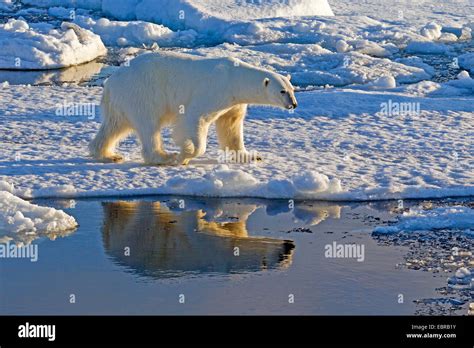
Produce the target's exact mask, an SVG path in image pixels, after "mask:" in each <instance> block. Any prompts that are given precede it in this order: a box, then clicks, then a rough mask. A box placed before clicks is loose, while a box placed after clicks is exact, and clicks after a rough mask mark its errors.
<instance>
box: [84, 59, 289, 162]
mask: <svg viewBox="0 0 474 348" xmlns="http://www.w3.org/2000/svg"><path fill="white" fill-rule="evenodd" d="M249 104H257V105H271V106H276V107H281V108H286V109H293V108H295V107H296V106H297V102H296V99H295V95H294V88H293V86H292V85H291V83H290V80H289V78H288V77H284V76H282V75H279V74H276V73H273V72H270V71H267V70H264V69H260V68H256V67H253V66H251V65H249V64H246V63H244V62H242V61H240V60H237V59H234V58H202V57H197V56H191V55H184V54H176V53H150V54H144V55H141V56H139V57H137V58H135V59H134V60H132V61H131V62H130V65H129V66H124V67H122V68H120V69H119V70H118V71H117V72H116V73H115V74H113V75H112V76H111V77H110V78H109V79H108V80H107V82H106V83H105V87H104V94H103V97H102V103H101V110H102V115H103V123H102V125H101V127H100V130H99V132H98V134H97V135H96V137H95V139H94V140H93V141H92V142H91V144H90V146H89V149H90V152H91V155H92V156H93V157H95V158H96V159H98V160H102V161H113V162H117V161H121V160H122V157H121V156H120V155H118V154H116V153H115V147H116V145H117V143H118V142H119V141H120V140H121V139H123V138H124V137H126V136H127V135H128V134H129V133H131V132H136V134H137V135H138V138H139V139H140V142H141V144H142V155H143V159H144V161H145V163H146V164H150V165H162V164H187V163H188V162H189V160H191V159H192V158H194V157H197V156H201V155H202V154H204V153H205V151H206V145H207V134H208V130H209V126H210V125H211V124H212V123H215V124H216V131H217V137H218V141H219V146H220V148H221V149H227V150H232V151H236V152H237V153H240V154H242V153H245V154H248V152H247V151H246V149H245V145H244V138H243V122H244V118H245V115H246V112H247V105H249ZM166 126H171V127H172V128H173V140H174V141H175V143H176V145H178V146H179V148H180V153H179V154H169V153H167V152H166V151H165V149H164V147H163V143H162V139H161V130H162V128H163V127H166Z"/></svg>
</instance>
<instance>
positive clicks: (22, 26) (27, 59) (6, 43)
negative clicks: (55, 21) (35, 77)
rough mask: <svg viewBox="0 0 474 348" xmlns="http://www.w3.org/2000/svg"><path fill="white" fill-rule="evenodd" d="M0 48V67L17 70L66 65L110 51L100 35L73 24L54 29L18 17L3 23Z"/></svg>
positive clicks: (80, 62) (45, 24)
mask: <svg viewBox="0 0 474 348" xmlns="http://www.w3.org/2000/svg"><path fill="white" fill-rule="evenodd" d="M0 47H2V50H1V51H0V68H1V69H15V70H30V69H52V68H63V67H67V66H72V65H78V64H82V63H85V62H89V61H91V60H94V59H95V58H97V57H98V56H101V55H104V54H105V53H106V52H107V50H106V48H105V46H104V44H103V43H102V41H101V39H100V37H99V36H97V35H95V34H94V33H92V32H90V31H88V30H86V29H83V28H81V27H79V26H77V25H75V24H73V23H67V22H64V23H63V24H62V25H61V28H60V29H54V28H52V26H51V25H49V24H47V23H35V24H32V25H31V26H30V25H28V23H27V22H25V21H23V20H16V19H10V20H9V21H8V22H7V23H5V24H3V25H0Z"/></svg>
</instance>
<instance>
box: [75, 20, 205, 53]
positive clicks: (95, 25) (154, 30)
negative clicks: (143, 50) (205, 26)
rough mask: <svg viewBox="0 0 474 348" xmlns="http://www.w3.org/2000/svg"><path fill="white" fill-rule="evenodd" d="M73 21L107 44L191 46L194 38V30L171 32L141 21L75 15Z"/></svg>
mask: <svg viewBox="0 0 474 348" xmlns="http://www.w3.org/2000/svg"><path fill="white" fill-rule="evenodd" d="M75 23H77V24H78V25H80V26H81V27H83V28H86V29H89V30H91V31H92V32H94V33H95V34H97V35H99V36H100V38H101V39H102V41H103V42H104V43H105V44H106V45H108V46H141V45H153V44H154V43H156V44H158V45H159V46H191V45H192V44H193V43H194V41H195V40H196V37H197V33H196V32H195V31H194V30H192V29H191V30H183V31H179V32H173V31H172V30H170V29H169V28H167V27H165V26H163V25H158V24H154V23H149V22H143V21H130V22H123V21H111V20H109V19H107V18H100V19H98V20H97V21H96V20H93V19H92V18H90V17H85V16H77V17H76V19H75Z"/></svg>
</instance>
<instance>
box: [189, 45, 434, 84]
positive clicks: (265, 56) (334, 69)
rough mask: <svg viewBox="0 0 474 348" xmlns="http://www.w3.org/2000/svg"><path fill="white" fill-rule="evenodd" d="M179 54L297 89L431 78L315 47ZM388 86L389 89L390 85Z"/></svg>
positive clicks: (413, 69) (215, 49)
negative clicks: (278, 79)
mask: <svg viewBox="0 0 474 348" xmlns="http://www.w3.org/2000/svg"><path fill="white" fill-rule="evenodd" d="M183 51H184V52H186V53H190V54H197V55H201V56H206V57H222V56H233V57H235V58H239V59H241V60H243V61H245V62H247V63H250V64H253V65H257V66H261V67H264V68H267V69H270V70H275V71H277V72H279V73H282V74H291V75H292V82H293V83H294V84H296V85H299V86H307V85H319V86H324V85H332V86H345V85H350V84H365V83H369V82H374V81H376V80H379V79H380V77H381V76H384V75H385V76H391V77H393V78H394V79H395V80H396V81H397V82H398V83H414V82H418V81H421V80H425V79H429V78H430V77H431V74H430V73H429V72H426V71H425V70H424V69H423V68H422V67H415V66H409V65H405V64H402V63H397V62H394V61H391V60H388V59H381V58H376V57H371V56H368V55H366V54H362V53H359V52H350V53H334V52H332V51H330V50H328V49H325V48H322V47H321V46H320V45H318V44H279V43H275V44H265V45H257V46H253V45H250V46H239V45H232V44H227V43H226V44H222V45H219V46H216V47H205V48H198V49H185V50H183ZM389 85H390V86H391V85H393V82H390V83H389Z"/></svg>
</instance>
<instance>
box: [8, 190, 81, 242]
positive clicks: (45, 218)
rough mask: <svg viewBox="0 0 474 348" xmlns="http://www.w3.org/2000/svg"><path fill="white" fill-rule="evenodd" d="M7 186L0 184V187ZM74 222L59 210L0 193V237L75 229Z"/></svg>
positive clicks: (75, 224)
mask: <svg viewBox="0 0 474 348" xmlns="http://www.w3.org/2000/svg"><path fill="white" fill-rule="evenodd" d="M2 186H9V184H8V183H5V182H0V187H2ZM76 226H77V223H76V220H74V218H73V217H72V216H69V215H67V214H66V213H64V212H63V211H61V210H56V209H54V208H48V207H41V206H38V205H35V204H31V203H30V202H28V201H25V200H23V199H21V198H19V197H17V196H15V195H13V194H12V193H10V192H8V191H0V236H2V235H4V234H8V233H36V234H38V233H47V232H61V231H67V230H71V229H73V228H75V227H76Z"/></svg>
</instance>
